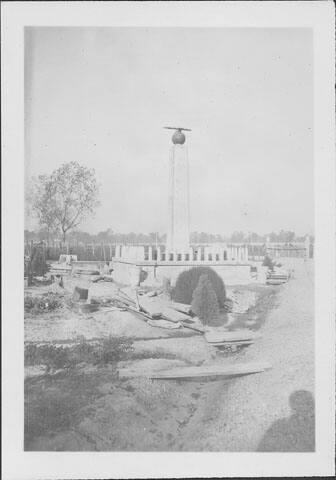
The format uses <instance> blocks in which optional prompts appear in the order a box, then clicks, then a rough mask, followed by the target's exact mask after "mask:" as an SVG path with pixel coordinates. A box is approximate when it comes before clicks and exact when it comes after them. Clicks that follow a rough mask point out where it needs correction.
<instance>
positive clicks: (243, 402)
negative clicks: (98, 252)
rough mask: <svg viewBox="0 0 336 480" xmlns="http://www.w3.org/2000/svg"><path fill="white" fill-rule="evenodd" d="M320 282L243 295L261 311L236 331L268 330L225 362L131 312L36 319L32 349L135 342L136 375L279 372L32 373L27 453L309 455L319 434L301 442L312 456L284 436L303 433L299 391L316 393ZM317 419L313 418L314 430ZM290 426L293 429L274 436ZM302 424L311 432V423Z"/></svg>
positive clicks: (301, 278)
mask: <svg viewBox="0 0 336 480" xmlns="http://www.w3.org/2000/svg"><path fill="white" fill-rule="evenodd" d="M312 278H313V272H312V269H311V266H310V265H308V264H306V265H305V266H304V267H303V268H302V271H298V272H297V274H296V276H295V278H294V279H292V280H291V281H290V282H289V283H288V284H286V285H284V286H279V287H267V286H257V285H253V286H250V287H242V288H245V289H246V291H248V292H249V295H250V296H251V292H253V295H255V300H256V301H255V305H254V306H252V307H250V308H249V310H248V312H247V313H245V314H242V313H240V314H237V315H236V316H235V317H234V318H233V321H232V325H233V326H239V327H240V326H247V325H248V326H249V328H253V329H255V330H257V329H260V332H261V333H262V338H261V339H260V340H258V341H257V342H256V343H255V344H254V345H252V346H250V347H248V348H245V349H243V350H241V351H236V352H232V351H226V352H225V351H224V352H223V353H220V352H218V351H215V349H214V347H210V346H209V345H208V344H207V342H206V341H205V340H204V338H203V337H202V336H200V335H197V334H192V333H190V331H189V332H182V331H169V330H164V329H160V328H154V327H150V326H148V325H146V323H144V322H143V321H142V320H139V319H138V318H136V317H135V316H134V315H132V314H130V313H128V312H110V313H106V312H95V313H94V314H91V315H74V314H72V313H71V312H66V313H64V312H63V313H59V312H58V313H57V312H56V311H55V312H54V313H50V314H48V316H47V317H46V316H45V315H41V316H38V315H37V316H35V317H33V316H31V317H30V316H29V315H27V316H26V319H25V340H26V342H27V343H31V342H35V343H38V342H39V341H40V342H46V341H48V342H54V343H55V342H56V343H57V342H60V343H66V342H71V341H76V337H78V335H82V336H85V337H86V338H87V339H88V340H90V339H95V338H101V337H102V336H103V335H104V336H106V335H108V334H109V333H111V334H112V335H116V336H122V335H126V334H127V335H128V336H129V337H131V338H132V339H133V342H134V343H133V347H134V352H133V357H132V358H130V359H128V360H127V359H126V360H124V361H123V362H120V363H119V365H118V366H119V367H123V366H132V365H133V366H134V365H136V366H137V368H140V369H142V370H143V371H144V370H146V368H153V367H154V366H159V367H160V368H164V367H166V368H168V367H169V366H173V365H186V364H190V363H192V364H202V363H209V362H220V363H222V362H227V361H230V362H235V361H240V360H241V359H246V360H261V361H269V362H270V363H271V364H272V365H273V369H272V370H270V371H268V372H264V373H261V374H256V375H250V376H246V377H241V378H239V379H235V380H217V381H202V382H200V381H183V380H180V381H151V380H147V379H145V378H133V379H119V378H118V375H117V374H116V368H115V366H111V365H105V366H100V367H96V366H89V365H79V366H78V367H77V368H75V369H71V370H68V371H64V370H63V371H59V372H58V373H56V374H54V375H45V374H41V373H43V371H42V372H41V371H40V372H39V374H38V375H35V376H31V375H29V372H28V375H27V378H26V380H25V450H30V451H31V450H35V451H40V450H44V451H201V450H203V451H255V450H258V449H259V450H260V449H261V450H268V449H272V448H274V445H275V446H276V448H275V449H276V450H277V449H278V450H281V449H284V448H283V443H285V445H287V448H288V445H289V444H290V445H292V444H293V445H294V447H295V448H299V449H300V448H301V449H307V448H308V447H310V446H311V436H312V434H311V431H309V432H306V431H305V432H303V433H301V437H305V438H306V444H308V447H307V445H306V444H305V446H304V447H302V445H298V442H297V440H295V439H294V440H293V441H292V443H290V442H288V441H285V442H284V441H283V440H284V439H283V438H282V437H285V436H286V435H285V434H284V433H282V434H281V435H280V434H279V431H281V429H282V431H284V432H285V433H286V434H287V433H288V430H290V428H291V425H295V431H301V430H300V428H301V424H302V422H301V418H300V415H296V417H295V415H294V417H295V418H291V417H290V414H291V412H290V408H289V406H288V399H289V396H290V395H291V394H292V393H294V392H297V391H302V390H304V391H306V393H307V392H311V393H313V383H314V380H313V364H314V355H313V304H312V298H313V296H312V291H313V284H312ZM96 288H97V289H99V287H96ZM104 288H105V289H107V290H109V289H111V286H110V285H105V287H104ZM239 290H240V291H241V290H242V289H239ZM96 293H97V292H96ZM248 322H250V323H248ZM118 366H117V367H118ZM294 400H295V399H294ZM299 400H300V401H299ZM299 400H298V399H297V398H296V404H297V403H298V402H299V403H300V404H302V402H303V403H307V404H309V402H308V401H306V402H305V400H307V399H306V398H305V397H304V395H303V396H302V395H301V399H299ZM294 403H295V402H294ZM292 408H293V401H292ZM307 408H308V407H307ZM307 408H306V410H307ZM310 413H311V412H310V411H309V412H308V413H307V412H306V416H305V417H304V418H305V419H306V420H307V418H308V417H307V415H308V414H309V415H310ZM292 417H293V415H292ZM288 418H289V420H288ZM309 418H310V417H309ZM283 419H284V422H285V423H284V422H283V423H282V424H280V425H276V426H275V427H274V424H275V423H276V422H281V421H282V420H283ZM291 420H292V422H291ZM286 422H287V423H286ZM295 422H296V423H295ZM303 423H305V424H306V425H308V427H307V428H308V430H309V429H310V427H311V423H309V422H307V421H306V422H303ZM267 432H268V433H269V434H268V437H267V435H266V434H267ZM265 435H266V438H265ZM280 437H281V438H280ZM309 441H310V443H309ZM301 443H302V442H301ZM293 445H292V447H291V448H292V449H293V448H294V447H293Z"/></svg>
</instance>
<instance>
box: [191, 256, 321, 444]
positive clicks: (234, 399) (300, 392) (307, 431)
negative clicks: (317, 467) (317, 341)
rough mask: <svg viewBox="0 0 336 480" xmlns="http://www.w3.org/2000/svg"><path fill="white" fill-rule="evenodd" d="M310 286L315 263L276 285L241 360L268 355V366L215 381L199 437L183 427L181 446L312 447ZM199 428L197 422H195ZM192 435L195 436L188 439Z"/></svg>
mask: <svg viewBox="0 0 336 480" xmlns="http://www.w3.org/2000/svg"><path fill="white" fill-rule="evenodd" d="M313 293H314V288H313V265H312V264H311V263H305V264H302V266H301V267H298V268H297V269H296V271H295V278H293V279H291V280H290V281H289V282H288V283H287V284H286V285H283V286H280V287H279V294H278V307H277V308H275V309H274V310H273V311H271V313H270V314H269V316H268V318H267V320H266V322H265V325H264V326H263V328H262V330H261V333H262V335H263V337H262V338H261V339H260V340H258V342H256V343H255V344H254V345H253V346H251V347H250V348H248V349H247V350H246V353H245V354H244V355H243V357H242V360H246V361H267V362H270V363H271V364H272V366H273V368H272V370H270V371H267V372H264V373H261V374H257V375H250V376H247V377H241V378H239V379H236V380H234V381H232V382H230V384H229V385H227V386H228V388H225V387H224V385H223V384H222V385H220V384H219V385H218V390H217V392H216V393H217V396H219V398H221V399H222V402H219V401H217V402H213V412H212V417H213V419H214V420H213V421H211V422H210V423H209V424H208V425H207V424H204V425H203V430H202V439H200V437H199V435H198V436H197V438H195V436H194V433H195V430H196V428H197V424H198V423H199V420H201V419H200V418H199V419H198V418H197V416H195V418H194V423H195V425H194V428H191V430H190V431H189V432H186V433H187V436H186V437H185V438H184V440H185V449H187V450H189V451H190V450H198V451H199V450H208V451H209V450H210V451H214V450H215V451H312V450H314V400H313V395H314V394H313V392H314V314H313V312H314V297H313ZM198 429H199V424H198ZM193 436H194V438H195V439H194V440H192V438H193Z"/></svg>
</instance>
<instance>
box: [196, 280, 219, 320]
mask: <svg viewBox="0 0 336 480" xmlns="http://www.w3.org/2000/svg"><path fill="white" fill-rule="evenodd" d="M191 310H192V311H193V312H194V313H195V315H197V316H198V318H199V319H200V320H201V321H202V323H203V324H204V325H211V324H212V320H214V319H215V318H217V317H218V315H219V308H218V301H217V296H216V293H215V291H214V289H213V288H212V285H211V282H210V280H209V277H208V276H207V275H201V277H200V279H199V282H198V285H197V287H196V288H195V290H194V293H193V298H192V303H191Z"/></svg>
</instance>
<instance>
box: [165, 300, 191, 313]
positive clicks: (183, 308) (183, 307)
mask: <svg viewBox="0 0 336 480" xmlns="http://www.w3.org/2000/svg"><path fill="white" fill-rule="evenodd" d="M169 306H170V307H171V308H173V309H174V310H177V311H178V312H182V313H185V314H187V315H188V314H189V313H190V312H191V305H187V304H185V303H178V302H171V303H170V304H169Z"/></svg>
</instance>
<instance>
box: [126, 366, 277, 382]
mask: <svg viewBox="0 0 336 480" xmlns="http://www.w3.org/2000/svg"><path fill="white" fill-rule="evenodd" d="M270 368H272V366H271V365H270V364H269V363H242V364H233V365H207V366H200V367H194V366H192V367H179V368H172V369H170V370H160V371H156V372H148V373H138V374H136V375H135V374H134V372H132V371H130V370H128V369H122V370H119V376H120V377H122V378H130V377H134V376H140V377H147V378H152V379H157V380H178V379H188V378H205V377H233V376H240V375H250V374H253V373H259V372H264V371H265V370H268V369H270Z"/></svg>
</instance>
